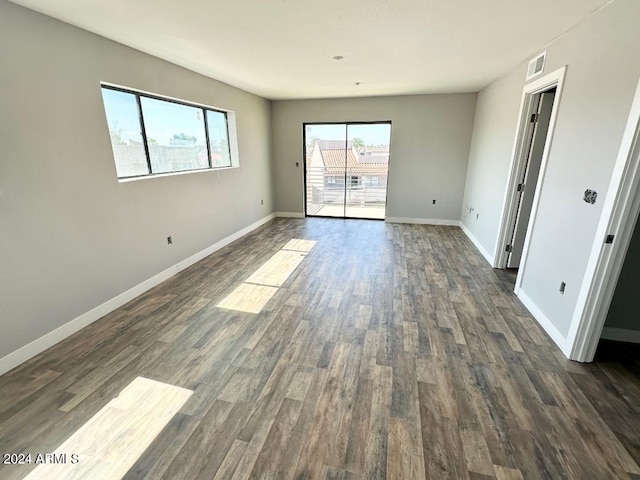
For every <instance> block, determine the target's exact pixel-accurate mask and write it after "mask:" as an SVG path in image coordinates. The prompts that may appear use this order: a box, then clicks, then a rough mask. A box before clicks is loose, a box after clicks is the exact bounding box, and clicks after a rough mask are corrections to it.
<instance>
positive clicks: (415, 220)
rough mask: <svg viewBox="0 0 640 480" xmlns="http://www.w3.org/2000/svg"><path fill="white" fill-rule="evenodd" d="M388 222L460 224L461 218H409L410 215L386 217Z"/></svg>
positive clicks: (454, 225)
mask: <svg viewBox="0 0 640 480" xmlns="http://www.w3.org/2000/svg"><path fill="white" fill-rule="evenodd" d="M384 221H385V222H387V223H413V224H415V225H448V226H453V227H459V226H460V220H448V219H444V218H408V217H386V218H385V219H384Z"/></svg>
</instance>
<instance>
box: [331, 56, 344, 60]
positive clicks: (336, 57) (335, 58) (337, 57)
mask: <svg viewBox="0 0 640 480" xmlns="http://www.w3.org/2000/svg"><path fill="white" fill-rule="evenodd" d="M343 58H344V57H343V56H342V55H336V56H335V57H333V59H334V60H342V59H343Z"/></svg>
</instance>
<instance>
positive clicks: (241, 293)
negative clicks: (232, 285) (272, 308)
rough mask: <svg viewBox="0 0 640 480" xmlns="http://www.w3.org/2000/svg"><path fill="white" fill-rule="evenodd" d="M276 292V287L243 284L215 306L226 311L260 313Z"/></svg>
mask: <svg viewBox="0 0 640 480" xmlns="http://www.w3.org/2000/svg"><path fill="white" fill-rule="evenodd" d="M277 291H278V289H277V287H269V286H266V285H253V284H250V283H243V284H241V285H239V286H238V288H236V289H235V290H234V291H233V292H231V294H230V295H228V296H227V297H226V298H225V299H224V300H222V301H221V302H220V303H219V304H218V305H216V306H217V307H219V308H226V309H227V310H238V311H240V312H247V313H260V312H261V311H262V309H263V308H264V306H265V305H266V304H267V302H268V301H269V300H271V297H273V296H274V295H275V294H276V292H277Z"/></svg>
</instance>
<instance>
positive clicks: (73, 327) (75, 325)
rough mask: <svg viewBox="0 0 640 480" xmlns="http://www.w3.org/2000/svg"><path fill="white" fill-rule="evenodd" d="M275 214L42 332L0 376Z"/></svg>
mask: <svg viewBox="0 0 640 480" xmlns="http://www.w3.org/2000/svg"><path fill="white" fill-rule="evenodd" d="M275 217H276V214H275V213H272V214H271V215H268V216H266V217H264V218H262V219H260V220H258V221H257V222H255V223H252V224H251V225H249V226H247V227H245V228H243V229H242V230H239V231H237V232H235V233H233V234H231V235H229V236H228V237H225V238H223V239H222V240H220V241H219V242H216V243H214V244H213V245H211V246H209V247H207V248H205V249H204V250H201V251H200V252H198V253H196V254H194V255H192V256H190V257H189V258H187V259H185V260H182V261H181V262H178V263H176V264H175V265H173V266H171V267H169V268H167V269H166V270H163V271H162V272H160V273H158V274H156V275H154V276H153V277H151V278H149V279H147V280H145V281H143V282H141V283H139V284H138V285H136V286H134V287H132V288H130V289H129V290H127V291H126V292H123V293H121V294H120V295H118V296H116V297H114V298H112V299H111V300H107V301H106V302H104V303H103V304H101V305H98V306H97V307H95V308H94V309H92V310H90V311H88V312H86V313H83V314H82V315H80V316H79V317H76V318H74V319H73V320H71V321H69V322H67V323H65V324H64V325H62V326H60V327H58V328H56V329H55V330H53V331H51V332H49V333H47V334H45V335H43V336H42V337H40V338H37V339H35V340H34V341H32V342H30V343H28V344H27V345H25V346H24V347H21V348H19V349H18V350H15V351H13V352H11V353H10V354H8V355H6V356H4V357H2V358H0V375H2V374H4V373H6V372H8V371H9V370H11V369H13V368H15V367H17V366H18V365H20V364H22V363H24V362H26V361H27V360H29V359H30V358H32V357H35V356H36V355H38V354H39V353H41V352H44V351H45V350H46V349H47V348H50V347H52V346H53V345H55V344H56V343H58V342H60V341H62V340H64V339H65V338H67V337H69V336H70V335H72V334H74V333H76V332H77V331H78V330H80V329H82V328H84V327H86V326H87V325H89V324H91V323H93V322H95V321H96V320H98V319H100V318H102V317H104V316H105V315H106V314H108V313H110V312H112V311H114V310H115V309H116V308H119V307H121V306H122V305H124V304H125V303H127V302H128V301H130V300H133V299H134V298H136V297H138V296H140V295H142V294H143V293H144V292H146V291H147V290H149V289H150V288H153V287H155V286H156V285H158V284H160V283H162V282H164V281H165V280H167V279H168V278H170V277H172V276H173V275H175V274H176V273H178V272H180V271H181V270H184V269H185V268H187V267H190V266H191V265H193V264H194V263H196V262H198V261H200V260H202V259H203V258H205V257H207V256H209V255H211V254H212V253H214V252H215V251H217V250H220V249H221V248H222V247H225V246H227V245H228V244H230V243H231V242H234V241H235V240H238V239H239V238H241V237H243V236H244V235H246V234H247V233H249V232H251V231H253V230H255V229H256V228H258V227H260V226H261V225H264V224H265V223H267V222H268V221H269V220H271V219H273V218H275Z"/></svg>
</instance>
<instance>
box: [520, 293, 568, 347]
mask: <svg viewBox="0 0 640 480" xmlns="http://www.w3.org/2000/svg"><path fill="white" fill-rule="evenodd" d="M516 295H517V296H518V298H519V299H520V301H521V302H522V303H523V305H524V306H525V307H527V310H529V312H531V315H533V318H535V319H536V321H537V322H538V323H539V324H540V326H541V327H542V328H543V329H544V331H545V332H547V334H548V335H549V336H550V337H551V340H553V341H554V342H555V344H556V345H557V346H558V348H560V350H561V351H562V353H563V354H564V356H565V357H567V358H569V355H570V354H571V345H569V342H568V340H567V338H566V337H565V336H564V335H562V333H560V330H558V328H557V327H556V326H555V325H554V324H553V323H552V322H551V320H549V319H548V318H547V316H546V315H545V314H544V313H542V310H540V308H538V306H537V305H536V304H535V303H533V300H531V299H530V298H529V297H528V296H527V294H526V293H524V292H523V291H522V289H520V290H518V291H517V292H516Z"/></svg>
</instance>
